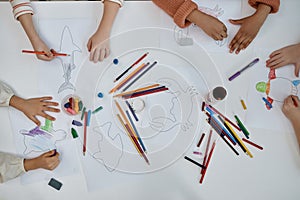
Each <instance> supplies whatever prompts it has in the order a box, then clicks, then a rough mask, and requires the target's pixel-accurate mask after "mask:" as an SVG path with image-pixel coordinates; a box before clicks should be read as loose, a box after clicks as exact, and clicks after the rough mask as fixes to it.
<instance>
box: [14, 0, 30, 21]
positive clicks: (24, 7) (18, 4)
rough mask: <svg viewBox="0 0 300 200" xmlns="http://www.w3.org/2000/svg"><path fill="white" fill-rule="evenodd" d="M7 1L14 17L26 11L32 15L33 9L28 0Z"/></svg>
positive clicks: (16, 17)
mask: <svg viewBox="0 0 300 200" xmlns="http://www.w3.org/2000/svg"><path fill="white" fill-rule="evenodd" d="M9 2H10V4H11V7H12V9H13V13H14V17H15V19H18V17H20V16H21V15H24V14H28V13H29V14H32V15H33V9H32V7H31V3H30V1H29V0H9Z"/></svg>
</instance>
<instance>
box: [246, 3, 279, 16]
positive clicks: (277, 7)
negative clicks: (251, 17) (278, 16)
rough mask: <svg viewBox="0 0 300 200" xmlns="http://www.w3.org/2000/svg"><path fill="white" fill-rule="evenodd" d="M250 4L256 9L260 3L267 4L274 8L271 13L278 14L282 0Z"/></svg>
mask: <svg viewBox="0 0 300 200" xmlns="http://www.w3.org/2000/svg"><path fill="white" fill-rule="evenodd" d="M248 2H249V4H250V5H251V6H252V7H254V8H257V6H258V4H260V3H263V4H266V5H268V6H270V7H271V8H272V10H271V13H276V12H277V11H278V9H279V5H280V0H248Z"/></svg>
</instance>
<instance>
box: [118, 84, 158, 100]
mask: <svg viewBox="0 0 300 200" xmlns="http://www.w3.org/2000/svg"><path fill="white" fill-rule="evenodd" d="M157 86H159V84H158V83H156V84H153V85H149V86H146V87H142V88H139V89H135V90H131V91H128V92H122V93H120V94H117V95H114V96H113V97H120V96H124V95H127V94H133V93H135V92H140V91H144V90H148V89H151V88H155V87H157Z"/></svg>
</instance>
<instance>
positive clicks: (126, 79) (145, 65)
mask: <svg viewBox="0 0 300 200" xmlns="http://www.w3.org/2000/svg"><path fill="white" fill-rule="evenodd" d="M148 65H149V62H148V63H146V64H145V63H143V64H142V65H140V66H139V67H138V68H137V69H136V70H134V71H133V72H132V73H131V74H129V75H128V76H127V77H126V78H125V79H124V80H122V81H121V82H120V83H119V84H117V85H116V86H115V87H114V88H113V89H111V90H110V91H109V94H111V93H113V92H115V91H117V90H118V89H120V88H121V87H122V86H124V85H125V84H126V83H127V82H128V81H129V80H130V79H132V78H133V77H134V76H136V75H137V74H138V73H139V72H141V71H142V70H143V69H144V68H145V67H147V66H148Z"/></svg>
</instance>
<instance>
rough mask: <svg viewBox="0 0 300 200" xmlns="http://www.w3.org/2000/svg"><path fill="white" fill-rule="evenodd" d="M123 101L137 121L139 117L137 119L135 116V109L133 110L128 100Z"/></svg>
mask: <svg viewBox="0 0 300 200" xmlns="http://www.w3.org/2000/svg"><path fill="white" fill-rule="evenodd" d="M125 103H126V105H127V107H128V108H129V110H130V112H131V114H132V115H133V117H134V119H135V121H137V122H138V121H139V119H138V117H137V116H136V114H135V111H134V110H133V108H132V106H131V105H130V104H129V102H128V101H127V100H126V101H125Z"/></svg>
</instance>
